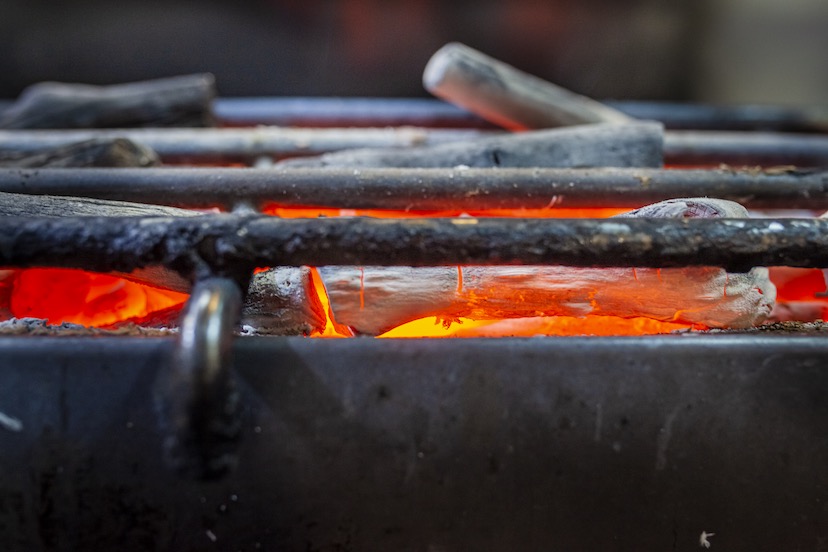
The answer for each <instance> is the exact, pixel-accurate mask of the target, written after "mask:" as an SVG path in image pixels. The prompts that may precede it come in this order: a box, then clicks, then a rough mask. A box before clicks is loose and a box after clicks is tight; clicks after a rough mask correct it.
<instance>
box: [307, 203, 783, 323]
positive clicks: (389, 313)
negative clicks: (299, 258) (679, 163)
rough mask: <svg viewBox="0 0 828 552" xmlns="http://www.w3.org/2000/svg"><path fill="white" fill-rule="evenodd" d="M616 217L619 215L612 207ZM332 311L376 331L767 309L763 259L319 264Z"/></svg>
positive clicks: (708, 315)
mask: <svg viewBox="0 0 828 552" xmlns="http://www.w3.org/2000/svg"><path fill="white" fill-rule="evenodd" d="M622 216H624V215H622ZM625 216H633V217H641V216H650V217H659V216H661V217H664V216H669V217H699V216H700V217H746V216H747V211H746V210H745V209H744V208H743V207H741V206H740V205H739V204H737V203H734V202H730V201H724V200H716V199H706V198H701V199H676V200H670V201H667V202H662V203H659V204H654V205H651V206H648V207H644V208H642V209H638V210H636V211H633V212H631V213H628V214H626V215H625ZM320 275H321V276H322V280H323V281H324V283H325V287H326V289H327V291H328V296H329V298H330V302H331V307H332V310H333V315H334V319H335V320H336V321H337V322H338V323H340V324H344V325H347V326H350V327H352V328H353V329H354V330H355V331H356V332H357V333H362V334H368V335H378V334H381V333H383V332H385V331H387V330H390V329H392V328H394V327H396V326H399V325H401V324H404V323H406V322H410V321H412V320H415V319H418V318H423V317H428V316H438V317H441V318H444V319H448V320H451V319H455V318H460V317H464V318H470V319H477V320H490V319H499V318H525V317H532V316H586V315H607V316H618V317H623V318H634V317H648V318H652V319H655V320H661V321H669V322H679V323H686V324H699V325H704V326H708V327H713V328H746V327H751V326H754V325H756V324H759V323H761V322H762V321H763V320H764V319H765V318H766V317H767V316H768V315H769V314H770V312H771V309H772V308H773V305H774V301H775V297H776V288H775V287H774V285H773V284H772V283H771V281H770V279H769V277H768V271H767V269H766V268H754V269H752V270H751V271H750V272H747V273H744V274H734V273H727V272H726V271H725V270H723V269H720V268H715V267H688V268H672V269H648V268H635V269H634V268H577V267H564V266H517V267H511V266H510V267H497V266H494V267H475V266H471V267H434V268H431V267H427V268H413V267H369V266H366V267H337V266H331V267H322V268H321V269H320Z"/></svg>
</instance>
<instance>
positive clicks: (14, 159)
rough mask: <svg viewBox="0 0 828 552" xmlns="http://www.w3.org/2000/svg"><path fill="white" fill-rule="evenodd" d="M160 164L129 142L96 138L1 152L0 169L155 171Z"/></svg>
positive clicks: (152, 152)
mask: <svg viewBox="0 0 828 552" xmlns="http://www.w3.org/2000/svg"><path fill="white" fill-rule="evenodd" d="M160 164H161V160H160V159H159V157H158V155H157V154H156V153H155V152H154V151H153V150H151V149H150V148H148V147H146V146H144V145H141V144H139V143H137V142H133V141H132V140H127V139H126V138H93V139H91V140H85V141H83V142H76V143H73V144H68V145H66V146H58V147H55V148H48V149H45V150H41V151H39V152H29V153H26V152H17V151H1V150H0V167H9V168H67V167H118V168H123V167H156V166H158V165H160Z"/></svg>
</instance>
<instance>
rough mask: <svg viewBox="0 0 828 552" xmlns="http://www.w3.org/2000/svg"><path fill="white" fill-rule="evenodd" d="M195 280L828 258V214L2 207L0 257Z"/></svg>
mask: <svg viewBox="0 0 828 552" xmlns="http://www.w3.org/2000/svg"><path fill="white" fill-rule="evenodd" d="M147 265H163V266H168V267H172V268H174V269H176V270H179V271H181V272H182V273H183V274H185V275H186V276H188V277H190V278H191V279H196V278H200V277H208V276H209V275H211V274H219V275H229V274H236V275H239V274H241V273H247V272H248V271H250V270H252V269H253V268H254V267H256V266H303V265H308V266H325V265H355V266H363V265H378V266H454V265H568V266H581V267H620V266H628V267H648V268H669V267H684V266H718V267H721V268H725V269H727V270H728V271H729V272H745V271H747V270H749V269H750V268H752V267H754V266H792V267H811V268H814V267H823V266H828V219H756V220H753V219H735V220H732V219H683V220H655V219H648V218H614V219H475V218H453V219H404V220H394V219H364V218H350V219H349V218H328V219H278V218H275V217H267V216H259V215H255V216H241V215H228V214H225V215H203V216H201V217H186V218H185V217H176V218H128V217H127V218H124V217H109V218H83V217H68V218H45V217H43V218H20V217H0V266H7V267H18V268H24V267H31V266H55V267H74V268H83V269H87V270H96V271H112V270H117V271H121V272H129V271H131V270H134V269H136V268H141V267H144V266H147Z"/></svg>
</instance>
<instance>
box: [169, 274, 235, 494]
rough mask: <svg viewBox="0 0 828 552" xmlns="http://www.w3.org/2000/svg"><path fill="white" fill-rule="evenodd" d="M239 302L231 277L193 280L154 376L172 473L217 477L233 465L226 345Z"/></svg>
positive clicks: (231, 389)
mask: <svg viewBox="0 0 828 552" xmlns="http://www.w3.org/2000/svg"><path fill="white" fill-rule="evenodd" d="M241 305H242V294H241V291H240V290H239V287H238V286H237V285H236V284H235V283H234V282H233V281H232V280H229V279H227V278H211V279H209V280H204V281H201V282H198V283H197V284H196V286H195V288H194V289H193V292H192V295H191V296H190V300H189V302H188V303H187V306H186V308H185V312H184V315H183V318H182V321H181V326H180V329H179V336H178V341H177V343H176V348H175V351H174V353H173V355H172V361H173V362H172V365H171V366H170V367H169V369H168V370H167V371H166V372H165V373H164V374H162V377H161V380H160V382H161V385H160V386H159V392H158V396H157V399H158V405H159V407H160V413H161V419H162V423H163V424H164V425H165V426H167V427H166V429H167V432H166V433H167V436H166V439H165V442H164V449H165V455H166V457H167V460H168V461H169V462H170V463H171V465H172V466H173V467H174V468H175V469H176V470H177V471H179V472H182V473H184V474H186V475H190V476H194V477H196V478H198V479H210V478H215V477H218V476H220V475H222V474H224V473H225V472H227V471H228V470H229V469H231V468H232V467H233V466H234V465H235V464H236V443H237V442H238V440H239V436H240V433H241V422H240V419H239V412H238V393H237V391H236V386H235V382H234V379H233V375H232V370H231V360H232V355H231V348H232V343H233V337H234V336H233V330H234V328H235V326H236V324H237V322H238V320H239V316H240V313H241Z"/></svg>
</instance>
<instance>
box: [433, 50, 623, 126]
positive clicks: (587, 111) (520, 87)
mask: <svg viewBox="0 0 828 552" xmlns="http://www.w3.org/2000/svg"><path fill="white" fill-rule="evenodd" d="M423 86H425V88H426V90H428V91H429V92H431V93H432V94H434V95H435V96H438V97H440V98H443V99H444V100H446V101H449V102H451V103H453V104H455V105H458V106H460V107H464V108H466V109H468V110H469V111H471V112H472V113H475V114H477V115H480V116H481V117H482V118H484V119H486V120H487V121H491V122H493V123H495V124H498V125H501V126H503V127H506V128H510V129H520V130H525V129H540V128H551V127H558V126H568V125H579V124H586V123H630V122H632V121H633V119H632V118H631V117H628V116H627V115H625V114H623V113H621V112H620V111H618V110H616V109H613V108H611V107H609V106H606V105H604V104H602V103H600V102H597V101H595V100H593V99H591V98H587V97H586V96H581V95H579V94H575V93H574V92H571V91H569V90H566V89H565V88H561V87H560V86H557V85H555V84H552V83H551V82H547V81H545V80H543V79H540V78H538V77H535V76H534V75H529V74H527V73H524V72H523V71H520V70H518V69H516V68H514V67H512V66H511V65H508V64H506V63H503V62H502V61H498V60H496V59H494V58H491V57H489V56H487V55H485V54H483V53H482V52H478V51H477V50H475V49H473V48H469V47H468V46H466V45H464V44H460V43H457V42H454V43H451V44H447V45H446V46H443V47H442V48H440V50H438V51H437V53H435V54H434V56H432V58H431V59H430V60H429V62H428V65H426V68H425V71H424V72H423Z"/></svg>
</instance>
